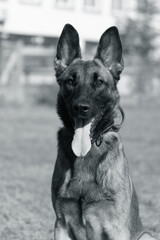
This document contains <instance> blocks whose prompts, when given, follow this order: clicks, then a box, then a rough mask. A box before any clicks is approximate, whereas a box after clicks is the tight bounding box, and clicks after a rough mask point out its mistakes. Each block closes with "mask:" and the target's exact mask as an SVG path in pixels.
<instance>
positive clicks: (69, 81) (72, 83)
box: [66, 77, 75, 86]
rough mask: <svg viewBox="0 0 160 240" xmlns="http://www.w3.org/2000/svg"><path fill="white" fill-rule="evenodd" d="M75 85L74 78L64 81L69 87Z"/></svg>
mask: <svg viewBox="0 0 160 240" xmlns="http://www.w3.org/2000/svg"><path fill="white" fill-rule="evenodd" d="M74 83H75V80H74V77H69V78H68V79H67V81H66V84H67V85H69V86H73V85H74Z"/></svg>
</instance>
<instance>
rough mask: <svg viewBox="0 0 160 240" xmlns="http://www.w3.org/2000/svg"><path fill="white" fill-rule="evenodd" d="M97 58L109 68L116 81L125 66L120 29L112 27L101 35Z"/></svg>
mask: <svg viewBox="0 0 160 240" xmlns="http://www.w3.org/2000/svg"><path fill="white" fill-rule="evenodd" d="M95 58H98V59H100V60H101V62H102V63H103V65H104V66H105V67H107V68H108V69H109V71H110V72H111V73H112V75H113V77H114V79H115V80H116V81H118V80H119V78H120V73H121V72H122V70H123V68H124V64H123V59H122V45H121V40H120V37H119V33H118V29H117V28H116V27H111V28H109V29H107V30H106V31H105V32H104V33H103V34H102V36H101V38H100V41H99V44H98V48H97V53H96V55H95Z"/></svg>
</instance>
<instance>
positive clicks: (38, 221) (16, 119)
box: [0, 104, 160, 240]
mask: <svg viewBox="0 0 160 240" xmlns="http://www.w3.org/2000/svg"><path fill="white" fill-rule="evenodd" d="M159 109H160V107H158V106H156V107H155V106H154V104H152V106H145V107H144V106H143V107H142V106H138V105H137V106H126V105H125V106H124V111H125V113H126V118H125V122H124V125H123V128H122V130H121V135H122V139H123V143H124V148H125V152H126V155H127V158H128V161H129V165H130V172H131V175H132V178H133V181H134V184H135V188H136V190H137V194H138V198H139V202H140V213H141V217H142V221H143V223H144V225H145V226H146V227H147V228H148V229H149V230H150V231H151V232H153V233H155V236H156V237H157V239H160V110H159ZM60 125H61V123H60V121H59V119H58V117H57V115H56V112H55V109H54V108H52V107H44V106H43V107H40V106H34V107H33V106H32V107H25V108H24V107H8V108H5V107H1V108H0V240H53V230H54V221H55V215H54V212H53V209H52V204H51V193H50V188H51V178H52V172H53V167H54V163H55V159H56V145H57V141H56V131H57V130H58V128H59V127H60Z"/></svg>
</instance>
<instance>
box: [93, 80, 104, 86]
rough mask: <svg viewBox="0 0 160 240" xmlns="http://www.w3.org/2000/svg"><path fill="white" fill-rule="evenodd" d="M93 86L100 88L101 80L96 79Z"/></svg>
mask: <svg viewBox="0 0 160 240" xmlns="http://www.w3.org/2000/svg"><path fill="white" fill-rule="evenodd" d="M94 84H95V85H96V86H101V85H102V84H103V80H102V79H101V78H97V79H96V80H95V81H94Z"/></svg>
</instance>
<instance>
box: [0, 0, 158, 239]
mask: <svg viewBox="0 0 160 240" xmlns="http://www.w3.org/2000/svg"><path fill="white" fill-rule="evenodd" d="M66 23H70V24H72V25H73V26H74V27H75V28H76V29H77V31H78V32H79V35H80V43H81V48H82V52H83V56H84V58H85V59H92V58H93V56H94V54H95V52H96V47H97V43H98V41H99V38H100V36H101V35H102V33H103V32H104V31H105V30H106V29H107V28H109V27H111V26H113V25H116V26H117V27H118V29H119V32H120V36H121V40H122V45H123V58H124V63H125V69H124V71H123V73H122V75H121V80H120V82H119V83H118V88H119V91H120V94H121V104H122V108H124V111H125V113H126V121H125V123H124V126H123V128H122V130H121V135H122V137H123V138H122V139H123V143H124V146H125V151H126V155H127V158H128V160H129V165H130V171H131V175H132V178H133V181H134V183H135V187H136V189H137V193H138V197H139V202H140V213H141V217H142V220H143V222H144V225H145V227H146V228H148V229H149V230H150V231H151V232H152V233H153V234H155V236H156V237H157V239H160V1H158V0H141V1H138V0H0V189H1V190H0V206H1V207H0V239H3V240H14V239H15V240H22V239H23V240H28V239H30V240H32V239H33V240H52V239H53V229H54V220H55V215H54V212H53V210H52V205H51V199H50V185H51V177H52V171H53V167H54V163H55V159H56V146H57V140H56V131H57V130H58V128H59V127H60V126H61V123H60V121H59V119H58V117H57V114H56V110H55V106H56V96H57V92H58V86H57V83H56V79H55V76H54V67H53V61H54V56H55V51H56V44H57V41H58V38H59V36H60V34H61V31H62V28H63V27H64V25H65V24H66Z"/></svg>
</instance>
